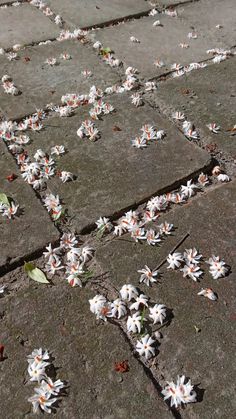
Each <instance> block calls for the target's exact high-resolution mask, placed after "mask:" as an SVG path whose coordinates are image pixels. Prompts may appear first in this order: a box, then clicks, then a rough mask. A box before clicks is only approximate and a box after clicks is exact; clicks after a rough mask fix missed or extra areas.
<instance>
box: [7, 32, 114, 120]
mask: <svg viewBox="0 0 236 419" xmlns="http://www.w3.org/2000/svg"><path fill="white" fill-rule="evenodd" d="M64 52H66V53H68V54H70V55H71V56H72V59H71V60H63V59H61V58H60V55H61V54H62V53H64ZM19 55H20V59H19V60H17V61H14V62H10V63H9V62H8V61H7V60H6V59H5V57H0V64H1V68H2V73H3V74H8V75H9V76H11V77H12V78H13V81H14V83H15V85H16V86H17V87H18V88H19V89H20V90H21V92H22V94H21V95H20V96H10V95H7V94H6V93H5V92H4V90H3V88H1V89H0V101H1V108H2V111H3V112H5V114H6V115H7V116H8V117H9V118H20V117H23V116H24V115H27V114H29V113H32V112H34V111H35V109H36V108H40V107H44V108H45V106H46V104H47V103H51V102H53V103H55V104H60V101H61V96H62V95H64V94H66V93H78V94H87V93H89V90H90V87H91V86H92V85H93V84H95V85H96V86H97V87H101V88H104V86H105V85H106V86H110V85H112V84H113V83H116V82H117V81H118V80H119V77H118V76H117V74H116V73H115V71H112V70H111V68H110V67H109V66H108V65H106V64H104V63H103V62H101V60H100V59H99V58H98V57H97V56H96V54H95V53H94V51H92V49H91V48H90V47H88V46H85V45H81V43H80V42H79V41H77V40H76V41H65V42H53V43H51V44H48V45H40V46H35V47H30V48H26V49H25V50H23V51H21V52H20V53H19ZM25 57H29V58H30V61H26V60H25ZM51 57H55V58H56V59H57V60H58V65H56V66H52V67H51V66H49V65H48V64H46V63H45V61H46V59H47V58H51ZM86 69H88V70H90V71H92V73H93V76H92V77H90V78H89V79H88V78H85V77H84V76H83V75H82V74H81V72H82V71H83V70H86Z"/></svg>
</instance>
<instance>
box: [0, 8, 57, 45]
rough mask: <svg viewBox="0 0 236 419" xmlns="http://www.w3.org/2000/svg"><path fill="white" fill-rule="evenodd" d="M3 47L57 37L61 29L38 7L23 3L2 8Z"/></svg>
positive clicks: (0, 19)
mask: <svg viewBox="0 0 236 419" xmlns="http://www.w3.org/2000/svg"><path fill="white" fill-rule="evenodd" d="M0 26H1V47H2V48H10V47H12V46H13V45H15V44H21V45H24V44H30V43H32V42H38V41H43V40H46V39H50V38H55V37H56V36H57V35H58V34H59V29H58V27H57V26H56V25H54V24H53V23H52V22H51V21H50V19H48V18H47V17H46V16H44V14H43V13H42V12H40V11H39V10H38V9H36V7H33V6H30V5H29V4H22V5H21V6H19V7H7V8H6V9H1V10H0Z"/></svg>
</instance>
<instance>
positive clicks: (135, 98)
mask: <svg viewBox="0 0 236 419" xmlns="http://www.w3.org/2000/svg"><path fill="white" fill-rule="evenodd" d="M131 99H132V101H131V102H132V103H133V105H134V106H136V108H138V107H139V106H141V105H143V99H142V96H141V94H140V93H134V94H133V95H132V96H131Z"/></svg>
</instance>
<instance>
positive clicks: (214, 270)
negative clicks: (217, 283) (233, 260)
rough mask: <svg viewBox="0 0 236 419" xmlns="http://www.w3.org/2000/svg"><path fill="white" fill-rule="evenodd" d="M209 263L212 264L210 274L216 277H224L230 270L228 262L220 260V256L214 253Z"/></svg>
mask: <svg viewBox="0 0 236 419" xmlns="http://www.w3.org/2000/svg"><path fill="white" fill-rule="evenodd" d="M207 263H208V264H209V265H210V274H211V275H212V277H213V278H214V279H218V278H223V277H224V276H225V275H226V274H227V272H228V267H227V266H226V263H225V262H224V260H220V257H219V256H214V255H213V256H212V257H211V258H210V259H209V260H208V261H207Z"/></svg>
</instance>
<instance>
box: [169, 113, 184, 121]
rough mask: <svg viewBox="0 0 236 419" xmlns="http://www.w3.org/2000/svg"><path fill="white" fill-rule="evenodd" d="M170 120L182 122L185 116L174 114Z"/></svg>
mask: <svg viewBox="0 0 236 419" xmlns="http://www.w3.org/2000/svg"><path fill="white" fill-rule="evenodd" d="M172 118H174V119H176V120H177V121H183V119H185V115H184V114H183V113H182V112H174V113H173V114H172Z"/></svg>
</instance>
